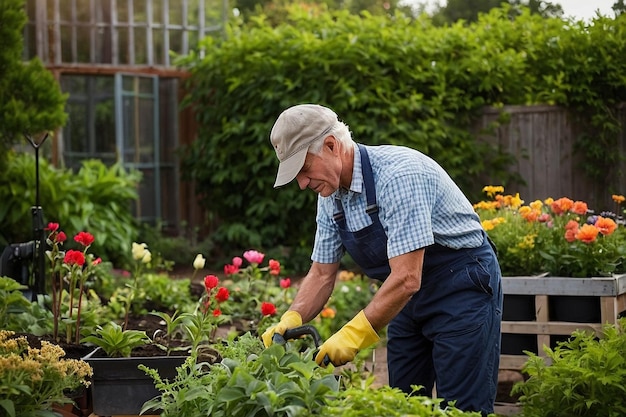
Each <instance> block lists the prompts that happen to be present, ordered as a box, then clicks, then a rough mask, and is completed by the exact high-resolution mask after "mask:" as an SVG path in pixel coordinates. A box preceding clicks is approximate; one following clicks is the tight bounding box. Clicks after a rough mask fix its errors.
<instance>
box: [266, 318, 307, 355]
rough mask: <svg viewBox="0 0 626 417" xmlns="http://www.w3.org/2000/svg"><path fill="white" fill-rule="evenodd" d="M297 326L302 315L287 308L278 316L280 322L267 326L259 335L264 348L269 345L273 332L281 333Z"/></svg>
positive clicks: (300, 323)
mask: <svg viewBox="0 0 626 417" xmlns="http://www.w3.org/2000/svg"><path fill="white" fill-rule="evenodd" d="M299 326H302V316H300V313H298V312H297V311H293V310H287V312H286V313H285V314H283V315H282V317H281V318H280V322H279V323H278V324H276V325H274V326H272V327H270V328H268V329H267V330H266V331H265V333H263V335H262V336H261V339H263V344H264V345H265V347H266V348H267V347H270V345H271V344H272V338H273V337H274V334H275V333H277V334H280V335H283V334H284V333H285V331H287V330H289V329H293V328H294V327H299Z"/></svg>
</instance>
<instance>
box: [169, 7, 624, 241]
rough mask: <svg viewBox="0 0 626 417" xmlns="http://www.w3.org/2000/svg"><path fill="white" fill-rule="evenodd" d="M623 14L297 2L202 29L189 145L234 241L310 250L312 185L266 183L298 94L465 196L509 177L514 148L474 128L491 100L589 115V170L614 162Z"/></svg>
mask: <svg viewBox="0 0 626 417" xmlns="http://www.w3.org/2000/svg"><path fill="white" fill-rule="evenodd" d="M625 29H626V16H621V17H620V18H618V19H615V20H612V19H608V18H598V19H596V21H595V25H594V26H591V27H586V26H585V25H584V24H583V23H581V22H565V21H562V20H560V19H555V18H552V19H543V18H541V17H539V16H537V15H530V13H528V12H525V13H523V14H522V15H521V16H518V17H517V18H515V19H513V20H512V19H510V18H509V17H508V9H507V8H505V9H495V10H493V11H492V12H490V13H489V14H488V15H483V16H482V17H481V18H480V19H479V21H478V22H477V23H475V24H470V25H466V24H463V23H458V24H455V25H453V26H450V27H435V26H434V25H433V24H432V23H431V22H430V20H428V18H427V17H422V18H419V19H417V20H413V19H410V18H407V17H404V16H402V15H400V14H396V15H394V16H391V17H384V16H371V15H369V14H367V13H364V14H363V15H361V16H355V15H350V14H348V13H347V12H333V13H328V12H315V11H314V10H297V11H296V12H292V13H291V14H290V15H289V18H288V21H287V22H286V23H283V24H281V25H279V26H277V27H272V26H271V25H269V24H267V23H266V22H265V21H264V20H263V19H262V18H259V19H257V20H256V21H255V22H253V23H252V24H250V25H247V26H243V27H236V26H234V27H231V28H230V29H229V32H228V34H227V36H226V37H225V38H224V39H206V41H205V42H204V44H203V45H202V47H203V50H204V56H203V57H200V55H199V54H191V55H189V56H186V57H181V58H180V60H179V64H180V65H181V66H184V67H187V68H189V70H190V71H191V73H192V76H191V78H190V80H189V82H190V85H189V86H188V87H189V91H190V93H189V94H188V96H187V97H186V103H188V104H191V105H193V106H194V108H195V111H196V112H197V117H198V122H199V125H200V128H199V136H198V139H197V140H196V141H195V142H194V143H193V144H192V145H191V146H190V147H188V148H187V149H186V150H185V151H186V152H185V154H184V168H185V169H184V172H185V173H186V174H187V175H188V177H189V178H190V179H193V180H195V181H196V184H197V186H198V188H197V190H198V193H199V194H200V196H201V197H202V201H203V202H204V205H205V207H206V209H207V211H208V212H209V214H210V216H211V220H212V221H214V224H216V225H217V226H216V229H215V231H214V234H213V236H214V238H215V239H216V241H218V242H221V244H222V247H223V248H225V249H226V250H230V248H238V249H239V248H242V247H243V248H246V247H251V246H252V247H256V248H259V249H263V248H273V247H276V246H281V245H284V246H287V247H290V248H307V251H308V248H309V246H310V244H311V242H312V240H313V234H314V227H315V225H314V212H315V196H314V195H313V193H310V192H301V191H300V190H299V189H298V188H297V186H296V185H295V184H290V185H288V186H286V187H284V189H280V190H275V189H273V188H272V185H273V180H274V176H275V173H276V168H277V160H276V157H275V155H274V151H273V149H272V147H271V146H270V145H269V131H270V129H271V126H272V124H273V122H274V121H275V119H276V117H277V116H278V115H279V114H280V112H281V111H282V110H283V109H285V108H286V107H288V106H291V105H293V104H297V103H305V102H311V103H320V104H324V105H328V106H329V107H331V108H333V109H334V110H335V111H336V112H337V113H338V114H339V116H340V117H341V118H342V119H343V120H344V121H345V122H346V123H347V124H348V125H349V126H350V128H351V130H352V131H353V134H354V138H355V140H356V141H358V142H362V143H366V144H382V143H391V144H401V145H407V146H410V147H413V148H416V149H419V150H421V151H423V152H425V153H427V154H429V155H431V156H432V157H434V158H435V159H436V160H437V161H439V162H440V163H441V164H442V165H443V166H444V167H445V168H446V169H447V170H448V172H449V173H450V174H451V176H452V177H453V178H454V179H455V180H456V181H457V182H458V183H459V184H460V186H461V188H462V189H463V190H464V191H465V192H466V193H467V194H468V196H470V198H478V196H479V195H480V188H481V187H482V186H483V185H484V184H483V182H482V181H480V180H478V179H479V178H492V179H495V180H496V181H497V182H498V183H502V184H505V185H506V183H507V181H508V180H509V179H511V178H512V177H511V174H509V173H508V171H507V166H506V164H507V163H509V162H510V160H509V159H507V156H506V155H502V154H501V153H499V152H498V151H497V150H494V149H488V148H486V145H484V144H480V143H478V142H477V141H476V140H475V138H474V137H473V136H472V134H471V133H470V132H471V126H472V123H473V122H474V121H475V120H476V118H477V117H478V116H479V115H480V113H481V111H482V109H483V108H484V106H486V105H495V106H501V105H504V104H522V105H523V104H536V103H550V104H559V105H563V106H566V107H568V108H570V109H571V110H572V111H576V112H580V114H583V115H585V118H581V120H582V121H586V122H587V124H588V126H589V132H593V135H594V136H588V137H587V139H586V141H585V140H584V139H585V138H581V139H583V140H582V141H581V146H582V149H583V150H584V151H585V152H587V153H588V155H587V156H588V160H589V161H591V162H590V163H589V167H590V169H589V173H590V174H592V175H594V174H596V175H598V173H599V171H598V169H600V168H601V167H606V166H609V165H607V164H611V163H615V162H616V161H617V155H616V153H615V152H599V150H600V149H605V148H607V147H608V148H609V149H614V147H615V145H616V140H617V138H616V135H615V132H616V130H617V129H619V125H618V124H617V122H616V121H615V120H614V119H613V118H611V115H612V111H613V109H614V106H615V105H616V104H617V103H620V102H623V101H626V80H625V78H624V74H626V60H624V59H623V57H624V56H626V36H624V30H625ZM590 138H593V139H592V140H590Z"/></svg>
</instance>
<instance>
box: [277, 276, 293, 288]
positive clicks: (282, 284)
mask: <svg viewBox="0 0 626 417" xmlns="http://www.w3.org/2000/svg"><path fill="white" fill-rule="evenodd" d="M289 287H291V279H290V278H285V279H281V280H280V288H285V289H287V288H289Z"/></svg>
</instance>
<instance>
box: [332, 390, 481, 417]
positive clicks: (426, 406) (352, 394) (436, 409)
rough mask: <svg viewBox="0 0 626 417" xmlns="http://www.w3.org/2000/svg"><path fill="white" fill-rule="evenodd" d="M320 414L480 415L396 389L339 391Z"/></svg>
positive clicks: (341, 416) (361, 416)
mask: <svg viewBox="0 0 626 417" xmlns="http://www.w3.org/2000/svg"><path fill="white" fill-rule="evenodd" d="M320 415H324V416H337V417H369V416H390V417H391V416H398V417H399V416H409V415H410V416H415V417H418V416H422V417H435V416H436V417H457V416H475V417H479V416H481V414H480V413H478V412H464V411H461V410H459V409H457V408H455V407H454V406H452V405H446V404H445V403H443V400H442V399H439V398H434V399H433V398H429V397H424V396H419V395H407V394H405V393H404V392H402V391H401V390H399V389H397V388H391V387H389V386H383V387H380V388H376V389H374V388H372V387H366V388H365V389H364V388H361V387H359V388H356V387H355V388H348V389H347V390H345V391H341V392H339V394H337V395H336V397H335V398H333V399H332V400H330V401H329V403H328V405H326V406H325V407H323V408H322V410H321V413H320Z"/></svg>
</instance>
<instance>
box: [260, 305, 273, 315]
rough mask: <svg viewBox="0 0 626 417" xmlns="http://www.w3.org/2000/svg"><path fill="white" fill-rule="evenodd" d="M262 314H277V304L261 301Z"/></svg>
mask: <svg viewBox="0 0 626 417" xmlns="http://www.w3.org/2000/svg"><path fill="white" fill-rule="evenodd" d="M261 314H263V315H264V316H273V315H274V314H276V306H275V305H274V304H272V303H266V302H263V303H261Z"/></svg>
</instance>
